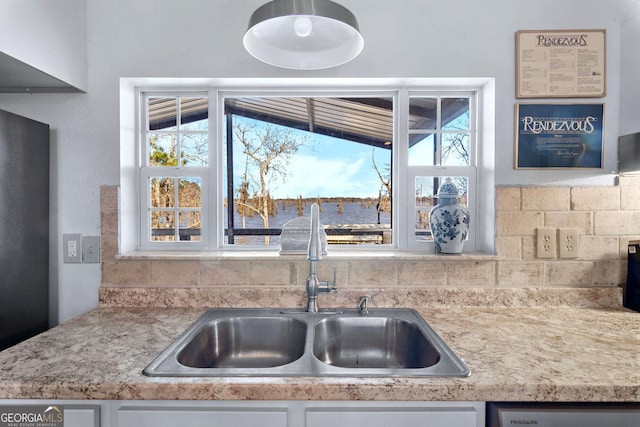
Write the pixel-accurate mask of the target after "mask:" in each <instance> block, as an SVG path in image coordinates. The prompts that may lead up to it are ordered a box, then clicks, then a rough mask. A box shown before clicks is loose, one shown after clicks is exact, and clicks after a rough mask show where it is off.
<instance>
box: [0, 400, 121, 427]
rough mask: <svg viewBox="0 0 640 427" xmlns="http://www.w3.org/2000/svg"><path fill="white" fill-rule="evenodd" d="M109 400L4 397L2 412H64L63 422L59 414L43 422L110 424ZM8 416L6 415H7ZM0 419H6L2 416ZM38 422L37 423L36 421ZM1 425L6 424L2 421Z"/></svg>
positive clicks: (69, 426)
mask: <svg viewBox="0 0 640 427" xmlns="http://www.w3.org/2000/svg"><path fill="white" fill-rule="evenodd" d="M108 408H109V402H108V401H97V400H92V401H88V400H40V399H11V400H9V399H6V400H5V399H3V400H0V414H7V413H15V412H18V413H21V414H34V415H37V414H42V415H43V416H45V413H47V414H49V416H51V414H56V413H58V414H60V412H61V413H62V417H61V418H62V422H61V423H60V421H59V418H58V415H54V416H53V418H50V420H51V423H49V422H48V421H47V420H45V421H44V423H41V424H47V425H49V424H51V425H58V424H60V425H64V427H100V426H108V425H109V418H108V412H109V411H108ZM5 416H6V415H5ZM0 420H4V417H3V416H0ZM6 424H7V425H32V424H34V423H31V422H25V423H23V422H17V423H10V422H9V423H6ZM35 424H37V423H35ZM0 425H5V424H4V423H0Z"/></svg>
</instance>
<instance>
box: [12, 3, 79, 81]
mask: <svg viewBox="0 0 640 427" xmlns="http://www.w3.org/2000/svg"><path fill="white" fill-rule="evenodd" d="M86 40H87V33H86V8H85V0H55V1H51V0H2V2H0V52H3V53H6V54H7V55H9V56H12V57H13V58H15V59H18V60H20V61H22V62H24V63H27V64H29V65H31V66H32V67H35V68H37V69H38V70H40V71H43V72H45V73H47V74H49V75H51V76H53V77H55V78H57V79H59V80H62V81H63V82H65V83H68V84H69V85H71V86H73V87H76V88H78V89H80V90H86V89H87V50H86Z"/></svg>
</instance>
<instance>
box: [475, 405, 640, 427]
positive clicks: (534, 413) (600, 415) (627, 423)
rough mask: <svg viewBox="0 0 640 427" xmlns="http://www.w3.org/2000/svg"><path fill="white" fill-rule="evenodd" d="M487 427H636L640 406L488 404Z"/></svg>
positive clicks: (639, 423) (639, 422)
mask: <svg viewBox="0 0 640 427" xmlns="http://www.w3.org/2000/svg"><path fill="white" fill-rule="evenodd" d="M486 426H487V427H507V426H509V427H519V426H522V427H526V426H535V427H574V426H575V427H638V426H640V403H564V402H562V403H551V402H549V403H546V402H531V403H529V402H487V424H486Z"/></svg>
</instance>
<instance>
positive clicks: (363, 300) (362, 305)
mask: <svg viewBox="0 0 640 427" xmlns="http://www.w3.org/2000/svg"><path fill="white" fill-rule="evenodd" d="M368 301H369V297H368V296H361V297H360V298H359V299H358V305H357V306H356V308H357V309H358V312H359V313H360V314H369V308H368V307H367V302H368Z"/></svg>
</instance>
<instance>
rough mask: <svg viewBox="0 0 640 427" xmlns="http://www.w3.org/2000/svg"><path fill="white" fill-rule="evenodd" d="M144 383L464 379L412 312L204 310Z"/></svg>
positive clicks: (453, 358) (461, 368) (457, 362)
mask: <svg viewBox="0 0 640 427" xmlns="http://www.w3.org/2000/svg"><path fill="white" fill-rule="evenodd" d="M143 373H144V374H145V375H148V376H165V377H173V376H176V377H207V376H212V377H220V376H287V377H291V376H298V377H303V376H311V377H320V376H334V377H335V376H341V377H348V376H354V377H356V376H357V377H385V376H386V377H465V376H468V375H469V373H470V371H469V368H468V367H467V366H466V365H465V364H464V362H463V361H462V360H461V359H460V358H459V357H458V356H457V355H456V354H455V353H454V352H453V351H452V350H451V349H450V348H449V347H448V346H447V344H446V343H445V342H444V341H443V340H442V338H441V337H440V336H439V335H438V334H437V333H436V332H435V331H434V330H433V329H432V328H431V327H430V326H429V324H428V323H427V322H426V321H425V320H424V319H423V318H422V316H420V314H419V313H418V312H417V311H415V310H412V309H369V311H368V313H367V314H362V313H360V312H359V311H358V310H356V309H353V310H351V309H339V310H320V311H319V312H317V313H307V312H305V311H301V310H295V309H225V308H219V309H218V308H215V309H214V308H211V309H208V310H207V311H206V312H205V313H204V314H203V315H202V316H201V317H200V318H199V319H198V320H196V321H195V322H194V323H193V324H192V325H191V326H189V327H188V328H187V330H186V331H184V333H182V335H180V336H179V337H178V338H177V339H176V340H175V341H174V342H173V343H172V344H170V345H169V346H168V347H167V348H166V349H165V350H163V351H162V352H161V353H160V354H159V355H158V356H157V357H156V358H155V359H154V360H153V361H152V362H151V363H150V364H149V365H148V366H147V367H146V368H145V369H144V371H143Z"/></svg>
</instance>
